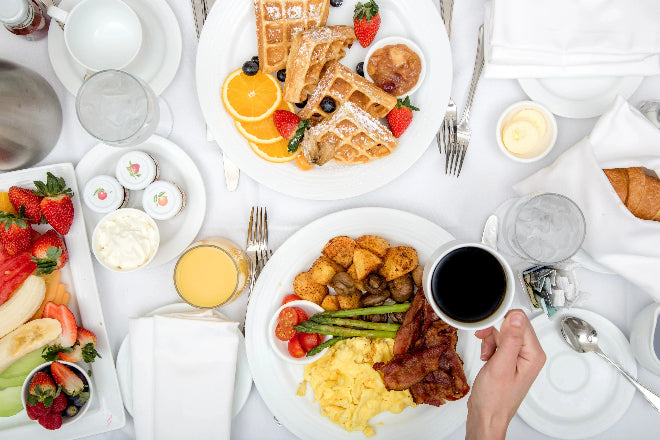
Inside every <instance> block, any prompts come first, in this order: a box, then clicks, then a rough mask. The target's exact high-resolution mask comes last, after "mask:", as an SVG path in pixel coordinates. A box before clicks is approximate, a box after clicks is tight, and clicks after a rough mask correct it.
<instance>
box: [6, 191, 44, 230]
mask: <svg viewBox="0 0 660 440" xmlns="http://www.w3.org/2000/svg"><path fill="white" fill-rule="evenodd" d="M8 195H9V203H11V206H13V207H14V209H15V210H16V212H18V211H19V210H20V209H21V206H25V217H26V218H27V220H28V221H29V222H30V223H40V222H41V218H42V215H41V206H40V205H39V203H41V199H42V197H40V196H38V195H36V194H35V193H34V191H32V190H29V189H25V188H21V187H19V186H12V187H11V188H9V191H8Z"/></svg>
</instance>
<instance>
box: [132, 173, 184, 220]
mask: <svg viewBox="0 0 660 440" xmlns="http://www.w3.org/2000/svg"><path fill="white" fill-rule="evenodd" d="M185 204H186V202H185V194H184V193H183V190H181V188H179V187H178V186H176V185H174V184H173V183H170V182H165V181H163V180H157V181H156V182H154V183H152V184H151V185H149V186H148V187H147V188H146V189H145V190H144V193H142V208H143V209H144V212H146V213H147V214H149V216H150V217H151V218H153V219H156V220H169V219H171V218H172V217H175V216H176V215H178V214H179V213H180V212H181V211H183V208H184V206H185Z"/></svg>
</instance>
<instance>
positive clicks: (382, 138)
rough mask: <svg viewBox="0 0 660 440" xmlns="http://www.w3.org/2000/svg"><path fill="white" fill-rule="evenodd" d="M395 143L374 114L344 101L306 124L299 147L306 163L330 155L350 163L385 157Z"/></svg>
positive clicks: (316, 161) (325, 158)
mask: <svg viewBox="0 0 660 440" xmlns="http://www.w3.org/2000/svg"><path fill="white" fill-rule="evenodd" d="M398 143H399V141H398V140H397V138H395V137H394V136H392V133H391V132H390V131H389V130H388V129H387V128H385V126H383V125H382V124H381V123H380V122H379V121H378V120H377V119H376V118H374V117H372V116H371V115H370V114H369V113H367V112H365V111H364V110H362V109H361V108H360V107H358V106H357V105H355V104H353V103H351V102H347V103H344V104H342V106H341V107H339V109H337V110H335V112H334V114H333V115H332V117H331V118H330V119H326V120H325V121H323V122H321V123H319V124H317V125H315V126H314V127H312V128H310V129H309V130H308V131H307V133H305V137H304V138H303V140H302V142H301V144H300V147H301V148H302V153H303V155H304V156H305V159H307V161H308V162H309V163H315V164H317V165H323V164H324V163H326V162H328V161H329V160H331V159H334V160H335V161H337V162H339V163H344V164H351V165H352V164H356V163H366V162H371V161H372V160H376V159H380V158H381V157H385V156H387V155H388V154H390V153H391V152H392V151H394V149H395V148H396V146H397V145H398Z"/></svg>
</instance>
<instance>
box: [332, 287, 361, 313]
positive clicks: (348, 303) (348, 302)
mask: <svg viewBox="0 0 660 440" xmlns="http://www.w3.org/2000/svg"><path fill="white" fill-rule="evenodd" d="M336 297H337V300H338V301H339V308H341V309H342V310H346V309H357V308H359V307H360V298H362V292H360V291H359V290H358V291H355V292H354V293H352V294H350V295H336Z"/></svg>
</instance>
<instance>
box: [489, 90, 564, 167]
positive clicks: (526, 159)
mask: <svg viewBox="0 0 660 440" xmlns="http://www.w3.org/2000/svg"><path fill="white" fill-rule="evenodd" d="M526 108H529V109H533V110H537V111H539V112H540V113H541V114H542V115H543V117H544V118H545V122H546V126H547V130H546V135H545V136H544V137H542V138H541V140H539V142H538V144H537V146H536V147H534V148H532V149H530V150H529V151H527V152H526V153H524V154H514V153H512V152H511V151H509V150H508V149H507V148H506V147H505V146H504V142H503V141H502V129H503V128H504V125H505V124H506V123H508V122H509V121H510V120H511V119H512V118H513V116H514V115H515V114H516V113H517V112H519V111H520V110H523V109H526ZM495 137H496V138H497V145H498V146H499V147H500V151H502V153H504V155H505V156H507V157H508V158H509V159H511V160H514V161H516V162H522V163H530V162H536V161H537V160H541V159H543V158H544V157H545V156H547V155H548V153H550V151H551V150H552V148H553V147H554V146H555V143H556V142H557V120H556V119H555V116H554V115H553V114H552V113H551V112H550V110H548V109H547V108H546V107H545V106H543V105H541V104H539V103H538V102H534V101H519V102H515V103H513V104H511V105H510V106H508V107H507V108H506V109H505V110H504V111H503V112H502V114H501V115H500V117H499V119H498V120H497V126H496V127H495Z"/></svg>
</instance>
